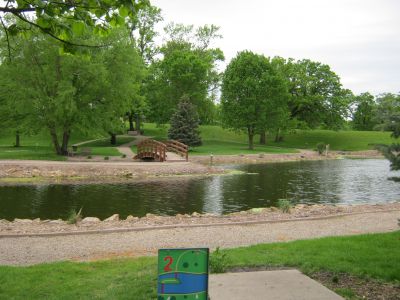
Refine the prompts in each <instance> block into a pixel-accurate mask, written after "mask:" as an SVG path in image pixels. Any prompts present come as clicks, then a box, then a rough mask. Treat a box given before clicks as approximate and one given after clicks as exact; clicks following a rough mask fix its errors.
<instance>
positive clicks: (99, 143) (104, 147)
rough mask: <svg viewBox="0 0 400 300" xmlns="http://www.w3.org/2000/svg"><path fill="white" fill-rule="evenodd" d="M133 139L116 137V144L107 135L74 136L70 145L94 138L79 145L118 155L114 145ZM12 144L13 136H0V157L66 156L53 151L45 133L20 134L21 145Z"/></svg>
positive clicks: (36, 157)
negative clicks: (112, 143)
mask: <svg viewBox="0 0 400 300" xmlns="http://www.w3.org/2000/svg"><path fill="white" fill-rule="evenodd" d="M133 139H134V138H133V137H124V136H123V137H117V145H111V144H110V138H109V137H101V136H75V137H73V138H72V140H71V142H70V145H73V144H76V143H81V142H84V141H90V140H96V141H93V142H90V143H85V144H83V145H82V146H81V147H87V148H90V149H91V155H101V156H119V155H121V153H119V152H118V150H117V149H116V147H118V146H119V145H121V144H125V143H128V142H130V141H132V140H133ZM14 144H15V137H14V136H3V137H0V159H33V160H58V161H63V160H66V157H63V156H60V155H56V154H55V153H54V148H53V145H52V144H51V141H50V138H49V137H48V136H47V134H45V133H43V134H38V135H34V136H25V135H21V147H14V146H13V145H14Z"/></svg>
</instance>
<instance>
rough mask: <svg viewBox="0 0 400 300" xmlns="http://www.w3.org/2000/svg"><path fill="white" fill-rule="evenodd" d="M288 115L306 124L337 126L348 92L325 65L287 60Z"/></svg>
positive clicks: (344, 111) (343, 114)
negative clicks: (289, 95) (289, 113)
mask: <svg viewBox="0 0 400 300" xmlns="http://www.w3.org/2000/svg"><path fill="white" fill-rule="evenodd" d="M287 64H288V66H287V68H286V78H287V80H288V83H289V92H290V94H291V97H290V99H289V109H290V112H291V118H292V119H296V120H297V121H300V122H303V123H304V124H305V125H306V126H308V127H309V128H315V127H317V126H321V125H323V126H325V127H327V128H331V129H339V128H340V127H341V125H342V124H343V123H344V121H345V119H346V117H347V116H348V114H349V104H350V103H349V101H350V100H351V97H350V95H351V92H350V91H348V90H343V89H342V85H341V83H340V78H339V76H337V75H336V74H335V73H334V72H333V71H331V69H330V67H329V66H328V65H324V64H321V63H319V62H314V61H311V60H308V59H303V60H299V61H297V62H295V61H294V60H293V59H289V60H288V61H287Z"/></svg>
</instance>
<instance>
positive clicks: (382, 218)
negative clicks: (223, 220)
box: [0, 211, 400, 265]
mask: <svg viewBox="0 0 400 300" xmlns="http://www.w3.org/2000/svg"><path fill="white" fill-rule="evenodd" d="M398 218H400V211H389V212H383V211H377V212H373V213H362V214H355V215H346V216H337V217H329V218H326V219H320V220H306V219H302V220H292V221H284V222H272V223H265V224H247V225H226V226H207V227H186V228H185V227H183V228H168V229H153V230H140V231H132V232H120V233H99V234H83V235H68V236H53V237H18V238H11V237H8V238H0V264H2V265H30V264H37V263H43V262H53V261H61V260H70V259H73V260H92V259H104V258H112V257H120V256H122V257H123V256H143V255H155V254H156V251H157V249H158V248H164V247H166V248H169V247H173V248H174V247H210V248H215V247H223V248H226V247H228V248H229V247H238V246H245V245H254V244H258V243H271V242H281V241H291V240H298V239H310V238H317V237H324V236H339V235H354V234H362V233H377V232H389V231H395V230H398V228H399V227H398V225H397V222H398V221H397V220H398Z"/></svg>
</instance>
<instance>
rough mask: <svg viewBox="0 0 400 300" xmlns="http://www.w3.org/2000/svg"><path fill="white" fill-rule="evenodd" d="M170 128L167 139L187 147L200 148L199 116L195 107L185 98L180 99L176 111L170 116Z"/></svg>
mask: <svg viewBox="0 0 400 300" xmlns="http://www.w3.org/2000/svg"><path fill="white" fill-rule="evenodd" d="M170 123H171V127H170V129H169V130H168V138H170V139H173V140H177V141H179V142H181V143H184V144H186V145H188V146H200V145H201V138H200V132H199V130H198V127H199V116H198V114H197V111H196V108H195V106H193V104H191V103H190V100H189V99H188V98H186V97H184V98H182V100H181V102H180V103H179V105H178V109H177V110H176V111H175V113H174V114H173V115H172V117H171V120H170Z"/></svg>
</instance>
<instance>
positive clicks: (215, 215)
mask: <svg viewBox="0 0 400 300" xmlns="http://www.w3.org/2000/svg"><path fill="white" fill-rule="evenodd" d="M217 216H218V215H217V214H213V213H205V214H203V217H206V218H211V217H217Z"/></svg>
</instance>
